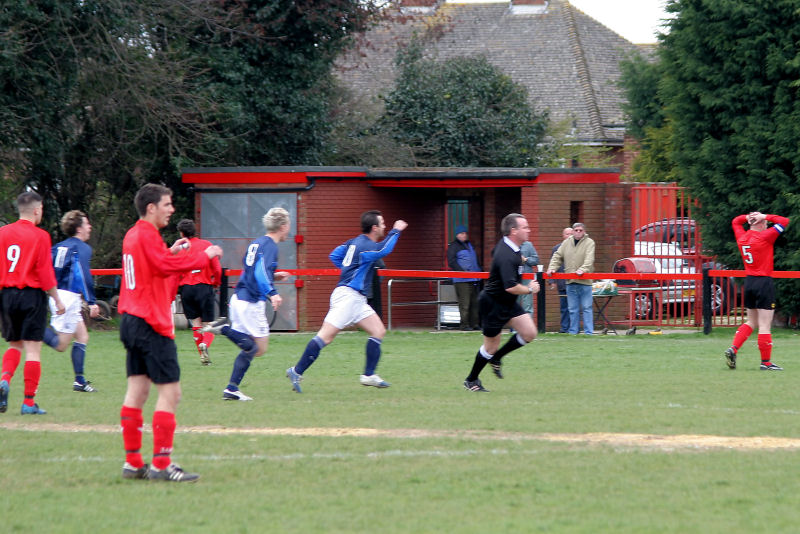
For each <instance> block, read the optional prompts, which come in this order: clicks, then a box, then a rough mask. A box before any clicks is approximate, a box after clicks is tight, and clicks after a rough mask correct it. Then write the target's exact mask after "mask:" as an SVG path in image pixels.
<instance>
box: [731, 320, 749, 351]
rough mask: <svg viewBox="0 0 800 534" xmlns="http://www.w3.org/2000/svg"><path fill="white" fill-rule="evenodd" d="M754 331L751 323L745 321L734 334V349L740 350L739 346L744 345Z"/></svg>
mask: <svg viewBox="0 0 800 534" xmlns="http://www.w3.org/2000/svg"><path fill="white" fill-rule="evenodd" d="M752 333H753V329H752V328H751V327H750V325H749V324H747V323H744V324H743V325H742V326H740V327H739V328H738V329H737V330H736V334H735V335H734V336H733V349H734V350H736V351H738V350H739V347H741V346H742V345H744V342H745V341H747V338H748V337H750V334H752Z"/></svg>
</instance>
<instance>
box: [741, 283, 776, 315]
mask: <svg viewBox="0 0 800 534" xmlns="http://www.w3.org/2000/svg"><path fill="white" fill-rule="evenodd" d="M744 307H745V308H747V309H748V310H755V309H759V310H774V309H775V282H773V280H772V277H771V276H746V277H745V279H744Z"/></svg>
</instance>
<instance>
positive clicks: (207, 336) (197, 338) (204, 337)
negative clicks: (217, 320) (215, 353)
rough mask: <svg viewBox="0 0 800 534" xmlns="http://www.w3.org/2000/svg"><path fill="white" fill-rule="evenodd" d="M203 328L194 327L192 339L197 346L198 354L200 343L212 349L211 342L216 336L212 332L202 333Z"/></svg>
mask: <svg viewBox="0 0 800 534" xmlns="http://www.w3.org/2000/svg"><path fill="white" fill-rule="evenodd" d="M201 328H203V327H202V326H193V327H192V337H193V338H194V344H195V345H196V346H197V352H200V343H205V344H206V349H208V348H209V347H211V342H212V341H214V334H212V333H211V332H201V331H200V329H201Z"/></svg>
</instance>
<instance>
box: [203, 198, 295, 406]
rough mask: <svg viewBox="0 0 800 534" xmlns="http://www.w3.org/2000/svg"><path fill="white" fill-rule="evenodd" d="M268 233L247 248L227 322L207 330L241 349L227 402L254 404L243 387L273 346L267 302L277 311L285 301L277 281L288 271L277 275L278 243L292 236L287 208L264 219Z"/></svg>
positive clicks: (225, 393) (225, 395)
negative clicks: (256, 361) (255, 362)
mask: <svg viewBox="0 0 800 534" xmlns="http://www.w3.org/2000/svg"><path fill="white" fill-rule="evenodd" d="M261 222H262V223H263V224H264V229H265V230H266V231H267V233H266V234H265V235H263V236H261V237H259V238H258V239H256V240H255V241H253V242H252V243H250V245H249V246H248V247H247V252H246V253H245V255H244V258H242V263H243V267H244V268H243V270H242V275H241V276H240V277H239V282H238V283H237V284H236V288H235V289H234V293H233V295H232V296H231V299H230V303H229V305H228V309H229V311H230V325H228V324H227V322H228V321H227V319H225V318H222V319H220V320H219V321H216V322H214V323H211V324H210V325H207V326H205V327H203V331H204V332H212V333H214V334H222V335H223V336H225V337H227V338H228V339H230V340H231V341H232V342H233V343H235V344H236V346H237V347H239V348H240V349H241V351H240V352H239V354H238V355H237V356H236V359H235V360H234V362H233V370H232V371H231V377H230V380H229V381H228V386H227V387H226V388H225V389H224V390H223V392H222V399H223V400H232V401H251V400H253V398H252V397H249V396H247V395H245V394H244V393H242V391H241V390H240V389H239V386H240V385H241V383H242V380H243V379H244V375H245V373H247V370H248V369H249V368H250V364H251V363H252V362H253V358H257V357H258V356H261V355H262V354H264V353H265V352H267V347H268V346H269V321H267V315H266V308H265V306H266V305H267V301H269V305H270V306H272V307H273V308H274V309H275V310H276V311H277V310H278V308H279V307H280V305H281V303H282V302H283V299H282V298H281V296H280V295H279V294H278V290H277V289H276V288H275V281H276V280H284V279H286V278H288V277H289V273H287V272H286V271H277V270H276V269H277V268H278V243H280V242H282V241H286V237H287V236H288V235H289V230H290V229H291V228H290V223H291V221H290V220H289V212H288V211H286V210H285V209H283V208H271V209H270V210H269V211H268V212H267V213H266V214H265V215H264V217H263V218H262V219H261Z"/></svg>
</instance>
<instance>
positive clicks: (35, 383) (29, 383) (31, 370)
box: [22, 362, 42, 406]
mask: <svg viewBox="0 0 800 534" xmlns="http://www.w3.org/2000/svg"><path fill="white" fill-rule="evenodd" d="M22 375H23V376H24V377H25V400H24V401H23V402H24V404H27V405H28V406H33V405H34V402H33V398H34V397H35V396H36V390H37V389H39V379H40V378H41V377H42V363H41V362H25V367H24V368H23V370H22Z"/></svg>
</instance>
